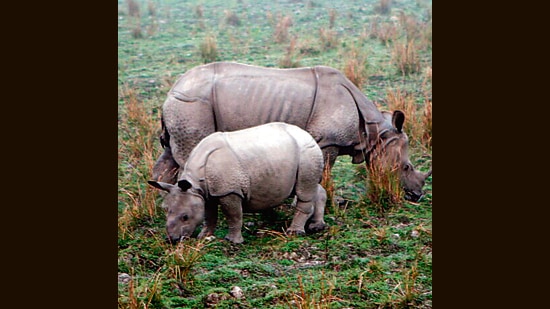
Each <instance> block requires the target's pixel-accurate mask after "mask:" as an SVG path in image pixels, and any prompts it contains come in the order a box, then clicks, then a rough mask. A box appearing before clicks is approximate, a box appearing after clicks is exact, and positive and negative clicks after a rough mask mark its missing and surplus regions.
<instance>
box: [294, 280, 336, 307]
mask: <svg viewBox="0 0 550 309" xmlns="http://www.w3.org/2000/svg"><path fill="white" fill-rule="evenodd" d="M325 284H327V285H328V286H325ZM298 288H299V291H298V292H297V293H292V295H291V296H290V297H286V303H287V306H288V308H291V309H328V308H330V304H331V303H333V302H335V301H342V299H340V298H338V297H336V296H334V295H333V290H334V284H333V283H332V282H330V281H328V280H326V279H325V275H324V273H323V275H322V277H321V281H320V282H319V291H311V290H310V289H308V287H307V286H305V284H304V282H303V279H302V276H301V275H298Z"/></svg>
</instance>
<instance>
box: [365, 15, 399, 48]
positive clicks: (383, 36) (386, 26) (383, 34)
mask: <svg viewBox="0 0 550 309" xmlns="http://www.w3.org/2000/svg"><path fill="white" fill-rule="evenodd" d="M366 32H368V37H370V38H376V39H379V40H380V41H381V42H382V43H384V44H387V43H388V42H390V41H393V40H395V39H396V38H397V34H398V29H397V26H396V25H395V24H394V23H392V22H380V20H379V18H375V19H374V20H373V21H372V22H371V23H370V27H369V29H368V30H367V31H366Z"/></svg>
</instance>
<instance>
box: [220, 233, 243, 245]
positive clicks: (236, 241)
mask: <svg viewBox="0 0 550 309" xmlns="http://www.w3.org/2000/svg"><path fill="white" fill-rule="evenodd" d="M224 239H225V240H229V241H230V242H232V243H234V244H242V243H243V242H244V238H243V236H242V235H238V236H231V235H229V234H228V235H226V236H225V237H224Z"/></svg>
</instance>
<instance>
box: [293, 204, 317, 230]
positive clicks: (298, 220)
mask: <svg viewBox="0 0 550 309" xmlns="http://www.w3.org/2000/svg"><path fill="white" fill-rule="evenodd" d="M314 208H315V206H314V202H313V201H309V202H302V201H300V199H298V201H297V202H296V212H295V213H294V218H293V219H292V223H291V224H290V227H289V228H288V229H287V230H286V232H287V234H289V235H304V234H305V233H306V230H305V226H306V222H307V220H308V219H309V218H310V217H311V216H312V215H313V212H314Z"/></svg>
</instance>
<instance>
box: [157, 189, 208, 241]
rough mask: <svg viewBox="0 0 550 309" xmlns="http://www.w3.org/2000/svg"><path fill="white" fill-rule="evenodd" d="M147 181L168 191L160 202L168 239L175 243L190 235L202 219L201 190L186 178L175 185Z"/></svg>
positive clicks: (202, 198) (203, 205)
mask: <svg viewBox="0 0 550 309" xmlns="http://www.w3.org/2000/svg"><path fill="white" fill-rule="evenodd" d="M148 183H149V184H150V185H151V186H153V187H155V188H157V189H161V190H164V191H166V192H168V193H167V194H166V195H165V196H164V200H163V202H162V208H164V209H166V232H167V233H168V241H169V242H171V243H175V242H178V241H179V240H181V239H184V238H187V237H190V236H191V234H193V232H194V231H195V229H196V228H197V226H198V225H199V224H200V223H201V222H202V221H203V220H204V208H205V202H204V197H203V196H202V194H201V193H202V191H200V189H196V188H192V186H191V183H190V182H189V181H187V180H180V181H178V183H177V185H173V184H169V183H165V182H160V181H158V182H157V181H152V180H151V181H148Z"/></svg>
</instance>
